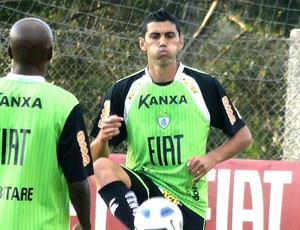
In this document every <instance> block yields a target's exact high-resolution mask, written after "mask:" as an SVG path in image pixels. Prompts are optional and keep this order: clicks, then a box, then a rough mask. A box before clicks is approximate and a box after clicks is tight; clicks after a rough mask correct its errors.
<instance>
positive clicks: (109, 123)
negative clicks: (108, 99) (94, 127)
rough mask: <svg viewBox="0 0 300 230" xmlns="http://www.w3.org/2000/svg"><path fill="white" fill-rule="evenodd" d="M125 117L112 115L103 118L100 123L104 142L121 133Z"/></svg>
mask: <svg viewBox="0 0 300 230" xmlns="http://www.w3.org/2000/svg"><path fill="white" fill-rule="evenodd" d="M123 120H124V119H123V117H118V116H117V115H112V116H109V117H107V118H102V119H101V121H100V122H99V128H101V130H100V132H99V135H100V136H101V139H102V140H110V139H112V138H113V137H114V136H116V135H118V134H119V133H120V130H119V128H120V127H121V126H122V123H121V122H122V121H123Z"/></svg>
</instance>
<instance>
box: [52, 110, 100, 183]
mask: <svg viewBox="0 0 300 230" xmlns="http://www.w3.org/2000/svg"><path fill="white" fill-rule="evenodd" d="M57 157H58V163H59V165H60V166H61V168H62V170H63V173H64V175H65V177H66V179H67V181H68V183H73V182H77V181H81V180H84V179H86V178H87V177H88V176H91V175H93V174H94V171H93V161H92V156H91V150H90V145H89V139H88V135H87V131H86V127H85V123H84V119H83V115H82V111H81V108H80V106H79V105H76V106H75V107H74V108H73V110H72V111H71V113H70V114H69V117H68V118H67V120H66V123H65V125H64V128H63V131H62V133H61V136H60V139H59V142H58V147H57Z"/></svg>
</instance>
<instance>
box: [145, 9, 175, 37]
mask: <svg viewBox="0 0 300 230" xmlns="http://www.w3.org/2000/svg"><path fill="white" fill-rule="evenodd" d="M165 21H170V22H171V23H173V24H175V26H176V29H177V31H178V34H179V36H180V25H179V22H178V19H177V18H176V17H175V15H173V14H171V13H169V12H168V11H166V10H165V9H164V8H160V9H159V10H158V11H155V12H153V13H151V14H149V15H148V16H147V17H146V18H145V19H144V21H143V23H142V25H141V30H142V31H141V35H142V37H145V34H146V32H147V25H148V24H149V23H150V22H165Z"/></svg>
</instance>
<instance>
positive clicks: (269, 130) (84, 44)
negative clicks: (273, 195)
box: [0, 0, 300, 160]
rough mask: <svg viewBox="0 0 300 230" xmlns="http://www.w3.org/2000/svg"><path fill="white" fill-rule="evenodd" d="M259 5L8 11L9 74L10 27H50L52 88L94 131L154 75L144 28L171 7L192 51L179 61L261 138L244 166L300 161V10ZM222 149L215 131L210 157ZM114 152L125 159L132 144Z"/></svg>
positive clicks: (15, 7)
mask: <svg viewBox="0 0 300 230" xmlns="http://www.w3.org/2000/svg"><path fill="white" fill-rule="evenodd" d="M259 2H261V1H245V0H240V1H235V0H229V1H171V0H170V1H153V2H152V1H141V0H134V1H92V0H91V1H72V3H68V2H67V1H66V2H64V3H63V4H61V3H60V1H1V2H0V7H1V16H0V26H1V27H0V33H1V43H0V65H1V69H0V73H1V76H5V74H6V73H7V72H9V70H10V60H9V59H8V56H7V55H6V49H7V42H8V31H9V28H10V26H11V25H12V24H13V23H14V22H15V21H16V20H17V19H19V18H22V17H28V16H36V17H40V18H42V19H44V20H45V21H47V22H48V23H49V24H50V26H51V28H52V29H53V32H54V35H55V36H54V38H55V55H54V58H53V60H52V62H51V64H50V66H49V69H48V75H47V79H48V81H50V82H53V83H54V84H57V85H60V86H62V87H63V88H66V89H67V90H70V91H71V92H73V93H74V94H75V95H76V96H77V97H78V99H79V101H80V102H81V104H82V106H83V109H84V115H85V120H86V124H87V128H88V131H90V130H91V127H92V123H93V119H94V118H95V116H96V114H97V106H98V103H99V102H100V101H101V98H102V97H103V95H104V93H105V92H106V90H107V89H108V88H109V87H110V86H111V85H112V84H113V83H114V82H115V81H116V80H118V79H120V78H122V77H125V76H126V75H127V74H131V73H132V72H135V71H137V70H139V69H140V68H144V67H145V65H146V57H145V54H144V53H142V52H141V51H140V50H139V47H138V36H139V25H140V23H141V21H142V20H143V18H144V16H145V15H147V14H148V13H149V12H151V11H153V10H156V9H158V7H160V6H163V7H165V8H166V9H169V10H170V11H171V12H174V14H175V15H176V16H177V17H178V18H179V20H180V23H181V26H182V34H183V36H184V37H185V48H184V49H183V50H182V52H181V53H180V54H179V57H178V59H179V60H180V61H182V62H183V63H185V64H187V65H189V66H192V67H194V68H197V69H200V70H203V71H205V72H207V73H210V74H212V75H214V76H215V77H216V78H218V80H220V81H221V82H222V84H223V85H224V86H225V88H226V91H227V93H228V95H229V97H230V98H231V99H232V100H233V102H234V104H235V106H236V107H237V108H238V110H239V112H240V113H241V115H242V116H243V118H244V120H245V121H246V123H247V125H248V126H249V128H250V129H251V131H252V134H253V138H254V141H253V143H252V144H251V146H250V147H249V148H248V149H247V150H246V151H244V152H242V153H240V154H239V155H238V157H239V158H247V159H276V160H280V159H283V158H284V151H286V152H288V153H290V154H291V152H293V154H294V155H295V154H296V155H297V152H299V149H300V147H299V145H293V147H291V148H290V149H287V148H286V147H285V146H286V145H285V143H287V142H288V140H287V139H289V140H291V139H294V140H295V136H297V135H298V136H300V133H299V132H300V131H299V130H298V129H294V130H291V128H293V127H298V126H297V125H295V124H294V123H293V122H294V121H298V122H299V118H298V117H299V115H298V114H297V111H296V112H295V110H288V109H287V106H286V105H287V102H288V100H289V101H290V100H292V99H293V98H294V100H295V98H298V99H299V93H298V92H297V90H288V89H291V87H288V84H291V83H290V82H289V81H288V80H289V73H290V72H291V70H290V69H291V68H296V67H297V66H300V65H299V58H297V55H298V54H299V53H297V55H294V56H296V57H294V59H293V60H294V61H293V63H294V64H293V65H290V64H289V59H290V55H291V54H290V44H291V42H293V41H294V40H297V38H295V37H294V38H290V37H289V35H290V33H291V30H292V29H293V28H300V22H299V19H298V21H297V20H296V21H295V20H293V19H292V18H289V17H292V16H293V15H295V14H297V15H299V13H300V12H299V5H300V3H298V2H297V4H296V5H293V4H292V3H291V2H290V4H285V5H284V6H282V5H281V4H283V3H281V2H282V1H279V0H278V1H275V2H276V4H268V2H271V1H262V2H263V3H259ZM273 2H274V1H273ZM285 3H287V2H285ZM76 4H77V5H76ZM254 12H257V13H254ZM279 14H281V15H282V14H284V15H286V19H285V20H283V19H282V18H280V17H279V16H278V15H279ZM288 15H289V16H288ZM291 15H292V16H291ZM293 17H295V16H293ZM296 18H299V17H298V16H297V17H296ZM298 57H299V56H298ZM293 71H294V72H295V71H296V70H293ZM296 73H299V70H298V72H296ZM297 78H299V75H297V76H294V79H296V81H297ZM292 85H293V84H292ZM294 86H295V84H294ZM294 88H295V87H294ZM298 101H299V100H298ZM0 103H1V98H0ZM289 106H290V104H289ZM293 108H295V106H293ZM288 113H289V114H288ZM297 115H298V116H297ZM287 116H288V121H289V122H288V126H287V125H286V120H287V119H286V118H287ZM287 127H289V129H287ZM289 130H291V131H289ZM292 132H293V137H294V138H291V133H292ZM222 141H224V135H223V134H222V133H221V132H220V131H219V130H214V129H213V130H212V131H211V135H210V138H209V142H208V143H209V144H208V148H214V147H215V146H217V145H219V144H220V143H221V142H222ZM289 143H290V142H289ZM299 143H300V142H299ZM115 151H118V152H126V144H124V145H123V146H121V147H120V148H118V149H116V150H115ZM286 156H287V155H286ZM285 158H288V157H285Z"/></svg>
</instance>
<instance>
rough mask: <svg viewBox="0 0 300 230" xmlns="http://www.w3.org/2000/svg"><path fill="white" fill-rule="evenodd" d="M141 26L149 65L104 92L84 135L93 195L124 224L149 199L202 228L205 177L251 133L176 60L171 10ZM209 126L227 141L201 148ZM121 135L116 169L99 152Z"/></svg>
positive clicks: (187, 229) (217, 89) (205, 78)
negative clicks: (122, 151)
mask: <svg viewBox="0 0 300 230" xmlns="http://www.w3.org/2000/svg"><path fill="white" fill-rule="evenodd" d="M141 29H142V30H141V37H140V38H139V45H140V48H141V50H142V51H145V52H146V53H147V57H148V65H147V67H146V68H144V69H142V70H140V71H138V72H136V73H134V74H132V75H130V76H128V77H126V78H124V79H121V80H120V81H118V82H117V83H116V84H115V85H114V86H113V87H112V88H111V89H110V90H109V92H108V94H107V96H106V98H105V102H104V103H103V105H102V106H101V107H100V112H99V114H98V115H97V117H96V121H95V124H94V127H93V130H92V132H91V136H92V137H94V138H95V139H94V140H93V141H92V143H91V150H92V154H93V156H94V158H93V159H94V160H95V163H94V170H95V176H96V179H97V185H98V187H99V188H100V189H99V194H100V196H101V197H102V198H103V200H104V201H105V203H106V205H107V207H108V208H109V209H110V211H111V212H112V213H113V214H114V215H115V216H116V217H117V218H119V219H120V220H121V221H122V223H124V224H125V225H126V226H127V227H128V228H129V229H134V225H133V221H134V215H135V212H136V209H137V207H138V206H139V205H140V204H141V203H142V202H143V201H145V200H146V199H148V198H150V197H154V196H164V197H165V198H167V199H169V200H171V201H173V202H174V203H175V204H177V205H178V206H179V208H180V209H181V212H182V215H183V229H184V230H200V229H204V228H205V223H206V211H207V207H208V194H207V193H208V186H207V180H206V174H207V173H208V172H209V171H210V170H211V169H212V168H213V167H214V166H215V165H216V164H218V163H221V162H223V161H225V160H227V159H229V158H232V157H234V156H235V155H236V154H238V153H239V152H241V151H242V150H244V149H245V148H246V147H247V146H248V145H249V143H250V142H251V140H252V136H251V133H250V131H249V129H248V128H247V126H246V124H245V123H244V122H243V120H242V118H241V116H240V115H239V113H238V112H237V110H236V108H235V107H234V105H233V104H232V103H231V101H230V100H229V98H228V97H227V95H226V92H225V90H224V88H223V86H222V85H221V84H220V83H219V82H218V81H217V79H216V78H214V77H212V76H210V75H209V74H206V73H203V72H201V71H199V70H196V69H193V68H190V67H188V66H186V65H184V64H183V63H181V62H179V61H177V60H176V56H177V53H178V52H179V51H180V50H181V49H182V47H183V45H184V39H183V37H182V36H181V34H180V27H179V23H178V21H177V19H176V18H175V16H174V15H172V14H170V13H169V12H167V11H165V10H164V9H161V10H159V11H157V12H154V13H152V14H150V15H149V16H147V17H146V18H145V20H144V22H143V23H142V28H141ZM211 126H212V127H215V128H218V129H221V130H222V131H223V132H224V133H225V134H226V135H227V136H228V140H227V141H225V142H224V143H223V144H222V145H220V146H219V147H218V148H216V149H214V150H211V151H209V152H207V150H206V144H207V137H208V134H209V129H210V127H211ZM124 140H127V148H128V151H127V157H126V167H120V166H119V165H117V164H115V163H114V162H112V161H110V160H109V159H108V158H106V157H107V156H108V154H109V153H110V151H111V148H110V147H111V146H116V145H118V144H119V143H121V142H123V141H124ZM97 158H99V159H98V160H97Z"/></svg>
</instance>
